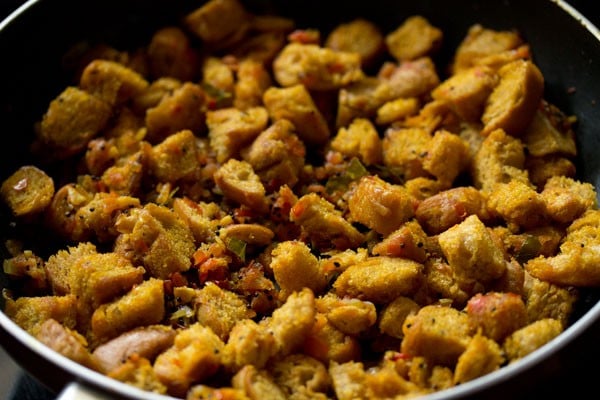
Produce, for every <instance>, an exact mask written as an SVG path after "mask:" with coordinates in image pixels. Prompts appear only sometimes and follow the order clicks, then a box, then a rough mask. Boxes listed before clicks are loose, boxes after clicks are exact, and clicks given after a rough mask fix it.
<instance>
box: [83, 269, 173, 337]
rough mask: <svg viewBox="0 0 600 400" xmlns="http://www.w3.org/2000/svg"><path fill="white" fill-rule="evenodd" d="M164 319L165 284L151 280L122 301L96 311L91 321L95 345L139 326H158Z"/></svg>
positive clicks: (106, 305) (135, 288)
mask: <svg viewBox="0 0 600 400" xmlns="http://www.w3.org/2000/svg"><path fill="white" fill-rule="evenodd" d="M164 316H165V299H164V288H163V281H162V280H160V279H155V278H150V279H149V280H147V281H144V282H142V283H140V284H139V285H137V286H134V287H133V288H132V289H131V290H130V291H129V292H128V293H126V294H125V295H124V296H123V297H121V298H119V299H117V300H115V301H113V302H110V303H106V304H102V305H101V306H100V307H98V308H96V310H95V311H94V313H93V314H92V320H91V334H92V337H93V342H94V343H96V344H98V343H103V342H106V341H107V340H109V339H113V338H115V337H117V336H119V335H120V334H122V333H123V332H127V331H129V330H131V329H134V328H137V327H139V326H146V325H154V324H158V323H160V322H161V321H162V319H163V318H164Z"/></svg>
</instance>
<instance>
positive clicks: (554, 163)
mask: <svg viewBox="0 0 600 400" xmlns="http://www.w3.org/2000/svg"><path fill="white" fill-rule="evenodd" d="M525 168H526V169H527V172H528V173H529V180H530V181H531V183H532V184H534V185H535V187H536V188H538V189H541V188H543V187H544V185H545V184H546V182H547V181H548V179H550V178H552V177H553V176H566V177H569V178H574V177H575V173H576V167H575V163H573V160H571V159H570V158H567V157H562V156H560V155H549V156H544V157H527V160H525Z"/></svg>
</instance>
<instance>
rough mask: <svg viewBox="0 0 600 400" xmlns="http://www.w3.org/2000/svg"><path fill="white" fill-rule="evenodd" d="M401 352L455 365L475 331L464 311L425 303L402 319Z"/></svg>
mask: <svg viewBox="0 0 600 400" xmlns="http://www.w3.org/2000/svg"><path fill="white" fill-rule="evenodd" d="M403 332H404V339H403V340H402V344H401V351H402V352H403V353H406V354H408V355H411V356H423V357H425V358H427V359H428V360H430V361H431V362H433V363H435V364H441V365H445V366H449V367H454V365H456V362H457V361H458V357H459V356H460V355H461V354H462V353H463V352H464V351H465V350H466V348H467V346H468V345H469V342H470V341H471V336H472V335H473V333H474V331H472V329H471V328H470V327H469V317H468V316H467V314H466V313H464V312H462V311H459V310H457V309H455V308H452V307H445V306H440V305H430V306H425V307H423V308H421V309H420V310H419V312H418V313H416V314H414V315H410V316H408V317H407V318H406V319H405V320H404V326H403Z"/></svg>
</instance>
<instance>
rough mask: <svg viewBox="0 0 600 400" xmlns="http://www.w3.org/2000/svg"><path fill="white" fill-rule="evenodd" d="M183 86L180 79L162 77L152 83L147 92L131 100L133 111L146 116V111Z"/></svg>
mask: <svg viewBox="0 0 600 400" xmlns="http://www.w3.org/2000/svg"><path fill="white" fill-rule="evenodd" d="M181 85H183V82H181V81H180V80H179V79H175V78H171V77H161V78H157V79H155V80H154V81H152V82H150V84H149V85H148V87H147V88H146V90H144V91H143V92H142V93H139V94H138V95H137V96H135V97H134V98H133V99H131V103H132V105H131V107H132V109H133V110H134V111H135V112H136V113H137V114H139V115H144V114H145V113H146V110H148V109H149V108H152V107H156V106H157V105H158V103H160V102H161V100H162V99H163V98H164V97H165V96H169V95H171V93H173V91H175V90H176V89H178V88H180V87H181Z"/></svg>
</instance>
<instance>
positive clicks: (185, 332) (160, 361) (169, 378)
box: [154, 323, 224, 397]
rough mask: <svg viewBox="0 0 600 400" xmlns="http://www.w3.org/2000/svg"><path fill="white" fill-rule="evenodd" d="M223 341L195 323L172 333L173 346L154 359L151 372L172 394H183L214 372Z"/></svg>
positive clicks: (219, 357) (218, 364)
mask: <svg viewBox="0 0 600 400" xmlns="http://www.w3.org/2000/svg"><path fill="white" fill-rule="evenodd" d="M223 347H224V344H223V342H222V341H221V339H219V337H218V336H217V335H215V333H214V332H213V331H212V330H211V329H210V328H208V327H205V326H202V325H201V324H199V323H195V324H192V325H190V326H189V327H187V328H186V329H182V330H181V331H179V332H178V333H177V336H175V340H174V343H173V346H171V347H170V348H169V349H167V350H166V351H165V352H163V353H161V354H160V355H159V356H158V357H157V358H156V361H155V362H154V372H155V373H156V376H157V377H158V379H159V380H160V381H161V382H162V383H163V384H164V385H165V386H166V387H167V393H168V394H170V395H172V396H179V397H181V396H185V393H186V392H187V390H188V389H189V388H190V386H191V385H192V384H194V383H197V382H200V381H202V380H203V379H206V378H208V377H210V376H212V375H213V374H215V373H216V372H217V370H218V369H219V366H220V364H221V354H222V351H223Z"/></svg>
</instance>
